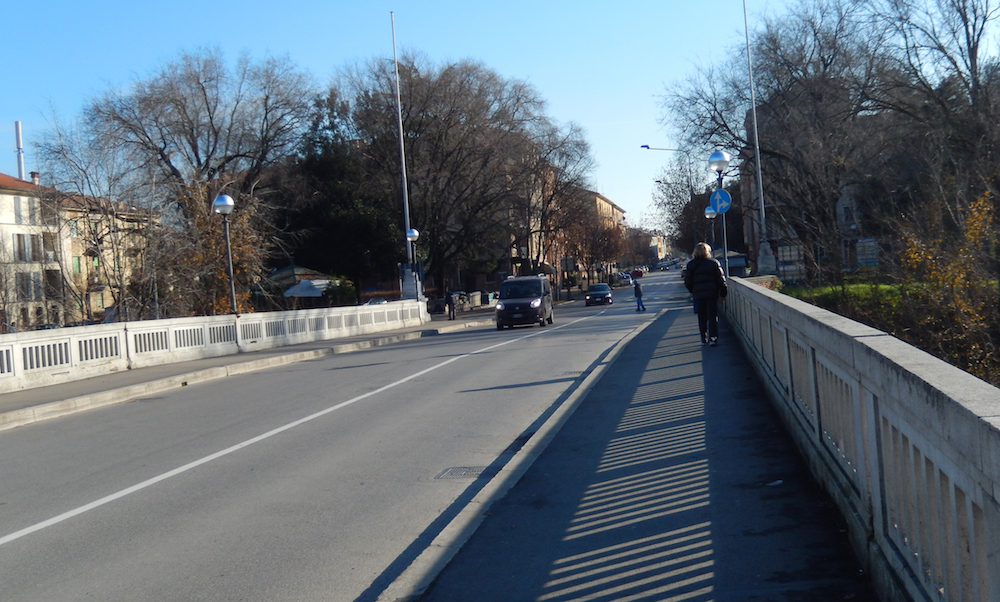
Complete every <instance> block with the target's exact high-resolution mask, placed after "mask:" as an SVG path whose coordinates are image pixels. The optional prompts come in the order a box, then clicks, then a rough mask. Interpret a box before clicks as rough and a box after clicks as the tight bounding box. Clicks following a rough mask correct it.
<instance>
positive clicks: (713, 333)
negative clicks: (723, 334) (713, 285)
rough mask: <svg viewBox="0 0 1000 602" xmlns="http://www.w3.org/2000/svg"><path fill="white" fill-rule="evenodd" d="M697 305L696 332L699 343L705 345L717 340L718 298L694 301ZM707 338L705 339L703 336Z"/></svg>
mask: <svg viewBox="0 0 1000 602" xmlns="http://www.w3.org/2000/svg"><path fill="white" fill-rule="evenodd" d="M695 303H696V304H697V305H698V332H699V333H700V334H701V342H702V343H707V342H708V341H714V340H715V339H718V338H719V298H718V297H709V298H708V299H695ZM706 333H707V335H708V338H707V339H706V338H705V335H706Z"/></svg>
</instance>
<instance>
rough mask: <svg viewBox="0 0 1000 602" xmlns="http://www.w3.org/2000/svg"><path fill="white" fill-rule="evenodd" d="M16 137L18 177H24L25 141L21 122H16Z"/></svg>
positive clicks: (20, 178) (21, 178)
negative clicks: (22, 135) (22, 137)
mask: <svg viewBox="0 0 1000 602" xmlns="http://www.w3.org/2000/svg"><path fill="white" fill-rule="evenodd" d="M14 138H15V139H16V142H17V150H16V151H14V152H16V153H17V178H18V179H19V180H23V179H24V142H23V141H22V140H21V122H20V121H15V122H14Z"/></svg>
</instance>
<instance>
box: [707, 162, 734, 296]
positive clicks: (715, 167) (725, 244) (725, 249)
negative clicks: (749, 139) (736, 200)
mask: <svg viewBox="0 0 1000 602" xmlns="http://www.w3.org/2000/svg"><path fill="white" fill-rule="evenodd" d="M730 161H732V156H731V155H730V154H729V153H727V152H726V151H715V152H714V153H712V154H711V155H710V156H709V157H708V168H709V169H711V170H712V171H714V172H716V173H717V174H718V176H719V179H718V181H717V189H718V190H722V174H723V172H725V171H726V168H727V167H729V162H730ZM706 215H707V213H706ZM722 263H723V264H724V265H725V267H726V271H725V274H726V277H727V278H728V277H729V239H728V236H727V232H726V212H725V211H723V212H722Z"/></svg>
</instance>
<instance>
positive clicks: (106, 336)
mask: <svg viewBox="0 0 1000 602" xmlns="http://www.w3.org/2000/svg"><path fill="white" fill-rule="evenodd" d="M428 320H429V316H428V314H427V308H426V306H425V305H424V304H423V303H422V302H418V301H394V302H390V303H383V304H380V305H358V306H352V307H329V308H320V309H301V310H295V311H280V312H262V313H250V314H241V315H239V316H232V315H225V316H204V317H195V318H172V319H167V320H149V321H142V322H121V323H116V324H98V325H94V326H78V327H74V328H57V329H53V330H40V331H32V332H19V333H10V334H4V335H0V393H6V392H9V391H16V390H20V389H30V388H33V387H41V386H46V385H51V384H57V383H63V382H69V381H73V380H80V379H83V378H90V377H93V376H100V375H101V374H107V373H110V372H117V371H119V370H128V369H130V368H142V367H147V366H156V365H160V364H167V363H171V362H182V361H188V360H195V359H201V358H206V357H215V356H219V355H227V354H233V353H240V352H246V351H259V350H262V349H268V348H272V347H281V346H284V345H295V344H299V343H308V342H312V341H322V340H330V339H338V338H343V337H349V336H355V335H361V334H368V333H372V332H381V331H384V330H392V329H396V328H403V327H407V326H415V325H419V324H422V323H424V322H427V321H428Z"/></svg>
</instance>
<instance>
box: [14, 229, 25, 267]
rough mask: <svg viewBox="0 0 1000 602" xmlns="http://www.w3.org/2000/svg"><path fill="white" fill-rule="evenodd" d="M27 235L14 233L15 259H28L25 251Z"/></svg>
mask: <svg viewBox="0 0 1000 602" xmlns="http://www.w3.org/2000/svg"><path fill="white" fill-rule="evenodd" d="M24 245H25V235H24V234H15V235H14V261H28V258H27V256H26V251H25V246H24Z"/></svg>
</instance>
